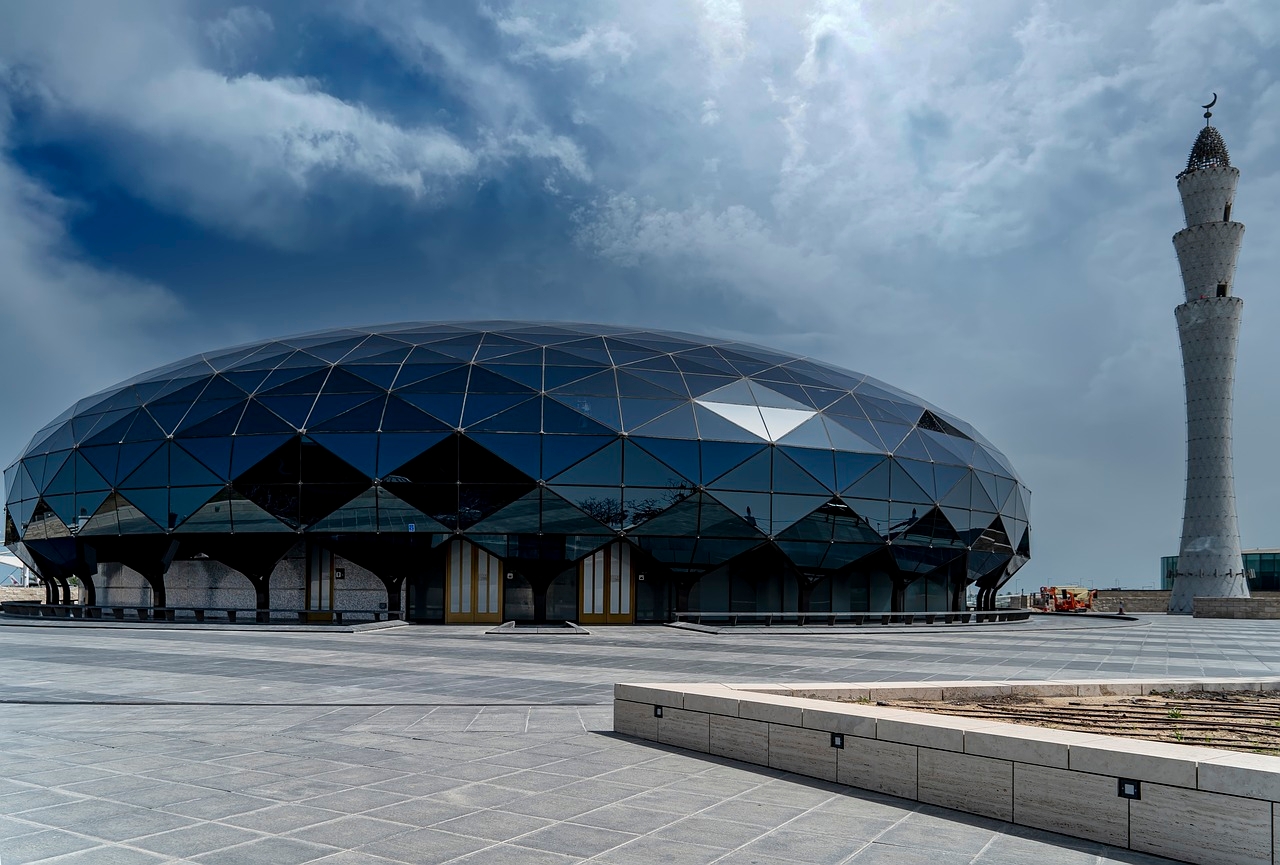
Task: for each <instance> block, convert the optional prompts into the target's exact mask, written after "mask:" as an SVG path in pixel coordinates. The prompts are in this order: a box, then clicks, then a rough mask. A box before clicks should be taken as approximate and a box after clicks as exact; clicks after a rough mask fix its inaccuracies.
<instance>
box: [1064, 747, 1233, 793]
mask: <svg viewBox="0 0 1280 865" xmlns="http://www.w3.org/2000/svg"><path fill="white" fill-rule="evenodd" d="M1220 756H1222V752H1221V751H1210V750H1209V749H1208V748H1196V747H1193V746H1190V745H1172V744H1165V743H1163V742H1143V741H1140V740H1138V739H1117V738H1112V737H1108V736H1098V737H1096V738H1095V739H1094V741H1092V742H1082V743H1079V744H1074V745H1072V746H1071V752H1070V754H1069V756H1068V766H1069V768H1070V769H1072V770H1073V771H1076V772H1092V773H1093V774H1095V775H1110V776H1111V777H1112V778H1136V779H1138V780H1139V781H1149V782H1151V783H1152V784H1169V785H1171V786H1174V787H1188V788H1190V789H1192V790H1194V789H1195V786H1196V761H1197V760H1198V759H1203V758H1205V757H1209V758H1212V757H1220Z"/></svg>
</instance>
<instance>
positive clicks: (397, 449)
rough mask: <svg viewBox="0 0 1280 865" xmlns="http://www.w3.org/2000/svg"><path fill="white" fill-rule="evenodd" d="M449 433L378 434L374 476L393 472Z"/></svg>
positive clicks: (453, 478) (446, 436) (442, 439)
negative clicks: (376, 466)
mask: <svg viewBox="0 0 1280 865" xmlns="http://www.w3.org/2000/svg"><path fill="white" fill-rule="evenodd" d="M451 435H452V434H451V433H445V432H433V433H387V432H384V433H382V434H381V435H380V436H378V469H377V472H376V474H375V477H380V478H385V477H387V476H388V475H393V474H395V473H396V471H397V470H398V469H399V468H400V467H401V466H403V465H404V464H405V463H407V462H409V461H410V460H413V459H415V458H416V457H418V456H420V455H422V454H424V453H426V452H427V451H428V450H430V449H431V448H433V447H435V446H436V445H437V444H439V443H440V442H442V441H444V439H446V438H448V437H450V436H451ZM335 453H336V451H335ZM339 455H340V456H341V454H339ZM352 465H355V463H352ZM356 467H357V468H360V466H356ZM449 480H450V481H453V480H456V477H453V476H451V477H450V478H449Z"/></svg>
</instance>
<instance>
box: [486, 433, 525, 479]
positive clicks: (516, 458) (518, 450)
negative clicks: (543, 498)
mask: <svg viewBox="0 0 1280 865" xmlns="http://www.w3.org/2000/svg"><path fill="white" fill-rule="evenodd" d="M467 437H468V438H469V439H471V440H472V441H474V442H475V443H476V444H478V445H480V446H481V447H482V448H484V449H485V450H487V451H489V452H490V453H492V454H494V455H496V456H498V457H500V458H501V459H502V460H503V461H504V462H507V463H509V464H511V465H513V466H515V467H516V468H517V469H519V470H520V471H521V472H523V473H524V474H526V475H528V476H529V477H531V478H541V477H542V476H543V475H542V436H540V435H538V434H537V433H470V434H468V436H467Z"/></svg>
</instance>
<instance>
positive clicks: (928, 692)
mask: <svg viewBox="0 0 1280 865" xmlns="http://www.w3.org/2000/svg"><path fill="white" fill-rule="evenodd" d="M868 696H869V697H870V699H871V700H873V701H875V700H941V699H942V688H940V687H936V686H932V685H925V684H915V685H912V684H907V685H884V686H876V685H873V686H872V687H871V693H870V694H869V695H868Z"/></svg>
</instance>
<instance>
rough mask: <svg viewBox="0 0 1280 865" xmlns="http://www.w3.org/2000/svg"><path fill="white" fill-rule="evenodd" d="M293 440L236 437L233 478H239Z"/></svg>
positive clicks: (247, 436)
mask: <svg viewBox="0 0 1280 865" xmlns="http://www.w3.org/2000/svg"><path fill="white" fill-rule="evenodd" d="M292 438H293V436H291V435H269V436H258V435H252V436H251V435H246V436H240V435H238V436H236V437H235V443H234V446H233V448H232V451H231V477H232V478H233V479H234V478H238V477H240V475H242V474H244V473H245V471H247V470H248V469H250V468H252V467H253V466H254V465H255V464H256V463H257V462H259V461H260V460H261V459H262V458H263V457H265V456H267V454H270V453H271V452H272V451H274V450H276V448H278V447H280V446H281V445H283V444H285V443H286V442H288V441H290V440H291V439H292Z"/></svg>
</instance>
